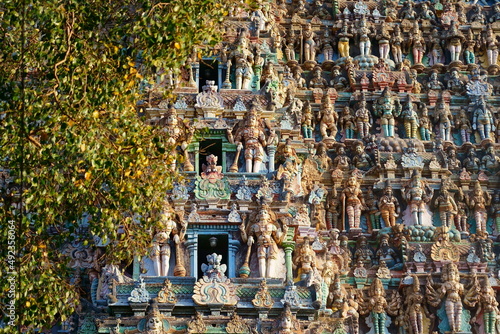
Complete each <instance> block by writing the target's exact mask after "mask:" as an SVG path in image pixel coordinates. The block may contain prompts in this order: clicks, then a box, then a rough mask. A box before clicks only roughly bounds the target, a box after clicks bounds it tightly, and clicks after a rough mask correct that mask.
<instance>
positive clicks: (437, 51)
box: [429, 28, 444, 65]
mask: <svg viewBox="0 0 500 334" xmlns="http://www.w3.org/2000/svg"><path fill="white" fill-rule="evenodd" d="M442 39H443V38H442V34H441V32H440V31H439V30H438V29H437V28H434V29H432V33H431V35H430V36H429V42H430V44H431V61H432V64H433V65H435V64H441V63H442V62H443V56H444V52H443V48H442V47H441V42H442Z"/></svg>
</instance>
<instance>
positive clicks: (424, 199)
mask: <svg viewBox="0 0 500 334" xmlns="http://www.w3.org/2000/svg"><path fill="white" fill-rule="evenodd" d="M433 193H434V190H433V189H432V188H431V187H430V186H429V185H427V183H426V182H425V181H423V180H422V178H421V176H420V173H419V172H417V171H415V172H414V173H413V175H412V177H411V180H410V183H409V184H408V186H406V187H405V192H404V197H405V199H406V201H407V202H408V204H409V206H410V212H411V214H412V216H413V222H414V224H415V225H424V221H423V216H424V211H425V206H426V204H427V203H428V202H429V201H430V200H431V198H432V194H433Z"/></svg>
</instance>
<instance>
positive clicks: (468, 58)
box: [464, 28, 478, 65]
mask: <svg viewBox="0 0 500 334" xmlns="http://www.w3.org/2000/svg"><path fill="white" fill-rule="evenodd" d="M477 44H478V42H477V40H476V37H475V36H474V32H473V31H472V28H469V30H467V38H466V39H465V42H464V46H465V48H464V60H465V64H467V65H469V64H475V63H476V54H475V52H474V49H475V48H476V45H477Z"/></svg>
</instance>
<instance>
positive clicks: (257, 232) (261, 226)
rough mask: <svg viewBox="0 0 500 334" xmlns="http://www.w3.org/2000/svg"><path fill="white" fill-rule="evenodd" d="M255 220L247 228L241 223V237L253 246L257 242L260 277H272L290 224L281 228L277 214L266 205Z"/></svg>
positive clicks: (249, 245)
mask: <svg viewBox="0 0 500 334" xmlns="http://www.w3.org/2000/svg"><path fill="white" fill-rule="evenodd" d="M255 219H256V220H255V222H254V223H250V224H249V226H248V227H247V228H246V227H245V225H244V223H242V224H241V225H240V232H241V239H242V240H243V242H246V243H247V244H248V247H252V245H253V243H254V242H255V243H256V244H257V258H258V262H259V277H266V278H268V277H272V275H273V274H274V273H275V269H276V266H277V260H278V252H279V247H278V246H279V245H280V244H281V242H282V241H283V239H284V238H285V236H286V233H287V231H288V226H287V225H283V230H281V229H280V228H279V225H278V224H277V222H276V218H275V215H274V214H272V213H271V212H270V211H269V209H268V208H267V207H265V206H263V207H261V208H260V210H259V212H258V214H257V215H256V217H255Z"/></svg>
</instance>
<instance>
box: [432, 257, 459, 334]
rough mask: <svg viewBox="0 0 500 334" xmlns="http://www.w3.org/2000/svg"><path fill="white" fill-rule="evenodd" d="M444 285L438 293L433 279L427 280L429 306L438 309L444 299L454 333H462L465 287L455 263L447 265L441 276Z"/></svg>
mask: <svg viewBox="0 0 500 334" xmlns="http://www.w3.org/2000/svg"><path fill="white" fill-rule="evenodd" d="M441 280H442V281H443V283H442V284H441V286H440V287H439V289H438V290H437V291H436V290H435V289H434V287H433V286H432V278H431V277H430V276H429V277H428V278H427V285H426V295H427V298H428V300H429V304H431V305H432V306H434V307H437V306H438V305H439V304H440V303H441V301H442V300H443V298H444V305H445V310H446V316H447V318H448V323H449V325H450V329H451V332H452V333H456V332H460V329H461V327H462V309H463V304H462V295H463V294H464V285H463V284H462V283H460V276H459V272H458V268H457V265H456V264H454V263H453V262H451V263H447V264H446V266H445V267H444V268H443V272H442V274H441Z"/></svg>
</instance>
